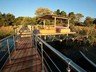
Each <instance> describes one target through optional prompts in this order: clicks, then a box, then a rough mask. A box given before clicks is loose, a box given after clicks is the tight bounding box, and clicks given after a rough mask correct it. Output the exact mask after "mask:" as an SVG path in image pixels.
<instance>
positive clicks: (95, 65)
mask: <svg viewBox="0 0 96 72" xmlns="http://www.w3.org/2000/svg"><path fill="white" fill-rule="evenodd" d="M80 53H81V54H82V56H83V57H84V58H85V59H86V60H87V61H89V62H90V63H91V64H92V65H93V66H94V67H96V64H95V63H94V62H92V61H91V60H90V59H89V58H87V57H86V55H84V54H83V52H81V51H80Z"/></svg>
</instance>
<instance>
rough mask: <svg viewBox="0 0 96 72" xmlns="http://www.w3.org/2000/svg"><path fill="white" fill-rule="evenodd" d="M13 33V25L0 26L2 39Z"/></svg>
mask: <svg viewBox="0 0 96 72" xmlns="http://www.w3.org/2000/svg"><path fill="white" fill-rule="evenodd" d="M12 33H13V28H12V26H6V27H4V26H2V27H0V39H1V38H4V37H6V36H8V35H10V34H12Z"/></svg>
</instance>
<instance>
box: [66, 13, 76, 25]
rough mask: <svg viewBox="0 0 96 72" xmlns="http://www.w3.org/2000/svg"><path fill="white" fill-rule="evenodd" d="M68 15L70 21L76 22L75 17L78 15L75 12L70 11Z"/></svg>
mask: <svg viewBox="0 0 96 72" xmlns="http://www.w3.org/2000/svg"><path fill="white" fill-rule="evenodd" d="M68 17H69V18H70V23H72V24H75V19H76V17H75V14H74V12H70V13H69V14H68Z"/></svg>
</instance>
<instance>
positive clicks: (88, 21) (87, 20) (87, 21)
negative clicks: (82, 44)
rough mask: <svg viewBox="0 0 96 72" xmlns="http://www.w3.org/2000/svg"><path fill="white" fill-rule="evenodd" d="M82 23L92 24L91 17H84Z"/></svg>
mask: <svg viewBox="0 0 96 72" xmlns="http://www.w3.org/2000/svg"><path fill="white" fill-rule="evenodd" d="M84 24H85V25H87V26H90V25H91V24H93V19H92V18H91V17H86V19H85V21H84Z"/></svg>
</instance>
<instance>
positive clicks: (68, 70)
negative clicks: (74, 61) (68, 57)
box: [67, 62, 71, 72]
mask: <svg viewBox="0 0 96 72" xmlns="http://www.w3.org/2000/svg"><path fill="white" fill-rule="evenodd" d="M67 72H71V69H70V62H69V63H68V67H67Z"/></svg>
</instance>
